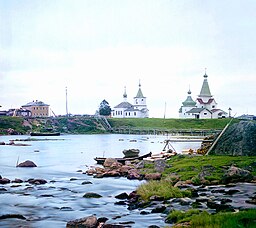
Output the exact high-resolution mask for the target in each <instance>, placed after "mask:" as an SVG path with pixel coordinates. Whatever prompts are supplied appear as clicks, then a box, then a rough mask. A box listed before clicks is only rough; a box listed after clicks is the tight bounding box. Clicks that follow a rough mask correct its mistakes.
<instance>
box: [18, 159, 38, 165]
mask: <svg viewBox="0 0 256 228" xmlns="http://www.w3.org/2000/svg"><path fill="white" fill-rule="evenodd" d="M17 167H37V165H36V164H35V163H34V162H33V161H29V160H27V161H25V162H21V163H20V164H18V165H17Z"/></svg>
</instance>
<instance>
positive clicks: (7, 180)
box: [0, 178, 11, 184]
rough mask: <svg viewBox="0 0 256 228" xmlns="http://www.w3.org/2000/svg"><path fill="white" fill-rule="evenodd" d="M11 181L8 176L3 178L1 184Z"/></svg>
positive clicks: (0, 180)
mask: <svg viewBox="0 0 256 228" xmlns="http://www.w3.org/2000/svg"><path fill="white" fill-rule="evenodd" d="M10 182H11V181H10V180H9V179H8V178H1V179H0V184H9V183H10Z"/></svg>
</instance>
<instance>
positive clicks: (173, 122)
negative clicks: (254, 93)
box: [108, 118, 239, 130]
mask: <svg viewBox="0 0 256 228" xmlns="http://www.w3.org/2000/svg"><path fill="white" fill-rule="evenodd" d="M108 121H109V123H110V124H111V126H112V127H136V128H141V129H152V128H153V129H163V130H164V129H217V130H221V129H223V128H224V127H225V126H226V124H227V123H228V122H229V121H230V119H229V118H227V119H162V118H141V119H137V118H120V119H119V118H109V119H108ZM236 122H239V120H237V119H234V120H233V121H232V124H233V123H236Z"/></svg>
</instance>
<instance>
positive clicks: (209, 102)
mask: <svg viewBox="0 0 256 228" xmlns="http://www.w3.org/2000/svg"><path fill="white" fill-rule="evenodd" d="M197 101H198V102H199V103H200V104H211V103H212V102H213V101H214V99H213V98H210V99H209V100H208V101H207V102H204V101H203V99H202V98H197Z"/></svg>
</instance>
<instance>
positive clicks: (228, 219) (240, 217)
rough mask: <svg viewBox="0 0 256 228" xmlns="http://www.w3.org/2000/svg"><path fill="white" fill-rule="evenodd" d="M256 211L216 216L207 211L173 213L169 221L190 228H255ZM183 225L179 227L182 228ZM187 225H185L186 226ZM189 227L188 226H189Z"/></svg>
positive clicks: (225, 213)
mask: <svg viewBox="0 0 256 228" xmlns="http://www.w3.org/2000/svg"><path fill="white" fill-rule="evenodd" d="M255 218H256V209H250V210H245V211H240V212H238V213H231V212H224V213H217V214H214V215H210V214H208V213H207V212H206V211H204V212H200V211H199V210H189V211H187V212H184V211H172V212H171V213H170V214H169V215H168V217H167V220H169V221H171V222H175V223H181V224H182V223H183V224H184V223H185V222H189V227H191V228H196V227H204V228H210V227H214V228H226V227H240V228H254V227H256V221H255ZM181 224H180V225H179V226H177V227H182V226H181ZM184 225H185V224H184ZM187 225H188V224H187ZM187 227H188V226H187Z"/></svg>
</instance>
